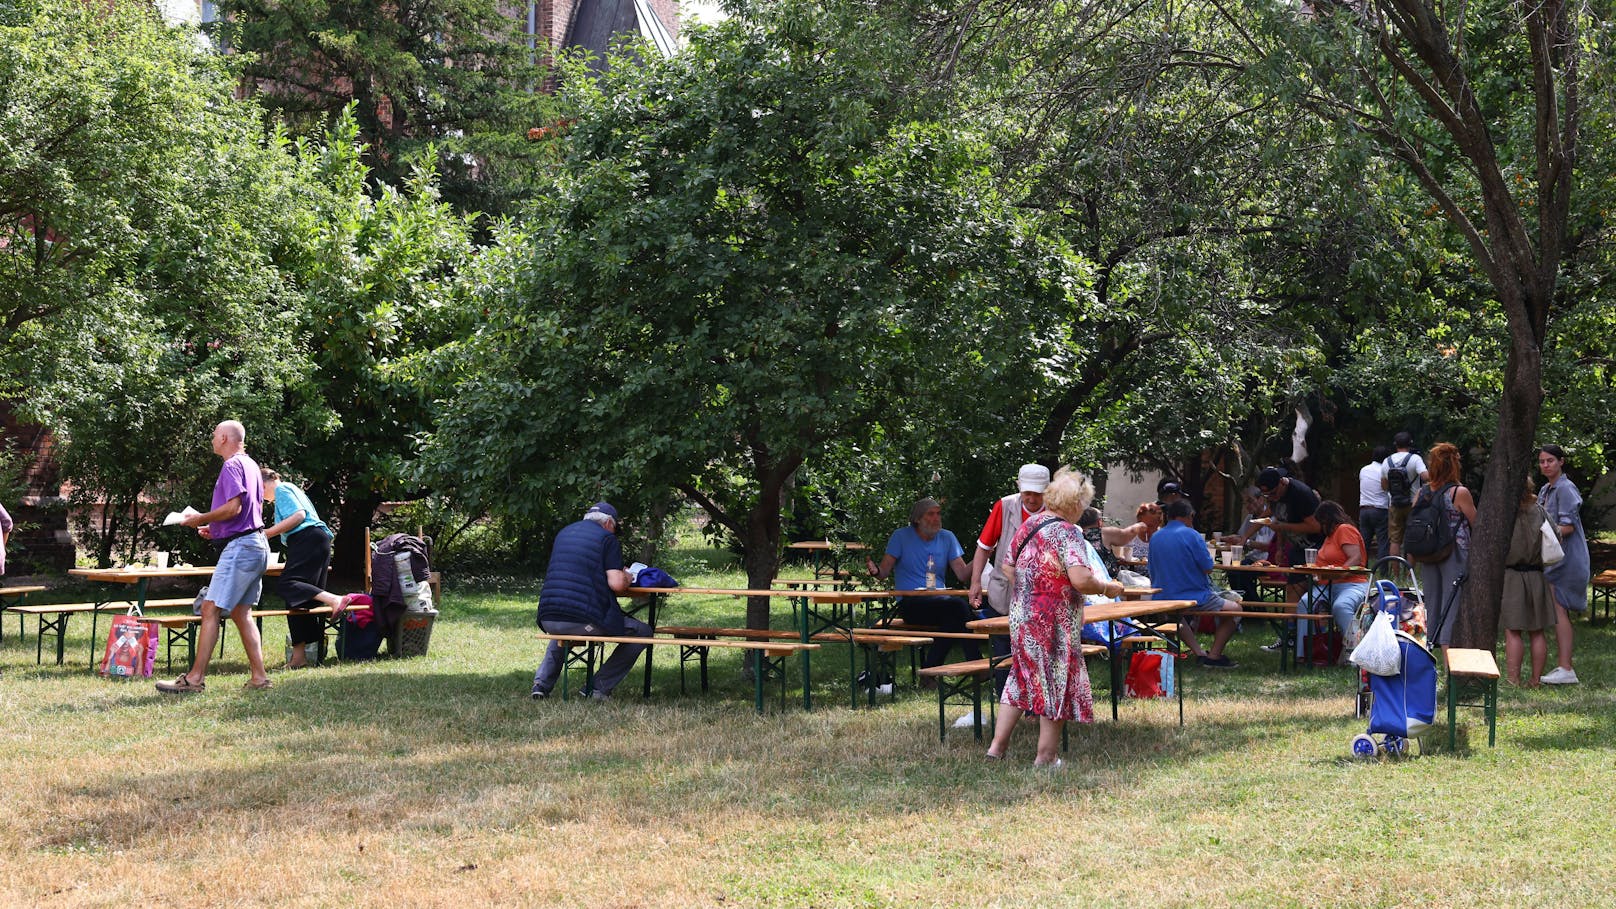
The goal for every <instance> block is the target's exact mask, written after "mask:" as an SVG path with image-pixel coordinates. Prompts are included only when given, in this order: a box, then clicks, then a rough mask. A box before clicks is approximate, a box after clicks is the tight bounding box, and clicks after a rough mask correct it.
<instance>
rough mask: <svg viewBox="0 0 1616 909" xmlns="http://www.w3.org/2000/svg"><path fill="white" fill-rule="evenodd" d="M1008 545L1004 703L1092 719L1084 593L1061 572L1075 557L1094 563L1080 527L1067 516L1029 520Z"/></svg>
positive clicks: (1052, 716)
mask: <svg viewBox="0 0 1616 909" xmlns="http://www.w3.org/2000/svg"><path fill="white" fill-rule="evenodd" d="M1034 531H1036V533H1034ZM1029 536H1031V539H1028V537H1029ZM1023 541H1025V542H1023ZM1011 545H1012V546H1013V547H1015V548H1019V550H1020V553H1021V554H1020V555H1019V556H1018V557H1017V558H1016V584H1015V593H1014V596H1012V597H1011V600H1010V657H1011V660H1010V678H1009V680H1008V682H1007V683H1006V684H1005V687H1004V696H1003V697H1002V698H1001V703H1003V704H1006V705H1008V706H1011V707H1020V708H1021V709H1022V710H1023V711H1025V712H1026V713H1030V714H1033V715H1035V716H1040V717H1043V718H1044V719H1048V720H1076V721H1077V722H1079V723H1092V722H1094V694H1093V692H1092V691H1090V690H1089V671H1088V667H1087V666H1086V665H1084V663H1083V649H1082V647H1083V642H1082V639H1081V637H1080V632H1081V630H1082V628H1083V608H1082V604H1083V600H1082V595H1081V594H1079V593H1078V592H1077V590H1076V589H1075V588H1073V587H1072V582H1071V580H1070V579H1069V578H1068V577H1067V574H1066V569H1067V568H1068V567H1069V566H1072V565H1082V566H1083V567H1084V568H1087V569H1089V570H1090V571H1094V570H1096V568H1097V566H1095V565H1091V564H1089V561H1088V555H1087V547H1086V546H1084V545H1083V534H1082V533H1081V532H1080V531H1079V530H1078V529H1077V527H1075V526H1074V525H1072V524H1069V523H1067V522H1065V521H1060V520H1056V521H1053V522H1048V523H1046V522H1045V521H1043V520H1034V521H1028V522H1027V523H1025V524H1023V525H1022V526H1021V528H1020V529H1019V530H1017V531H1016V536H1015V542H1014V543H1012V544H1011ZM1012 551H1014V550H1012Z"/></svg>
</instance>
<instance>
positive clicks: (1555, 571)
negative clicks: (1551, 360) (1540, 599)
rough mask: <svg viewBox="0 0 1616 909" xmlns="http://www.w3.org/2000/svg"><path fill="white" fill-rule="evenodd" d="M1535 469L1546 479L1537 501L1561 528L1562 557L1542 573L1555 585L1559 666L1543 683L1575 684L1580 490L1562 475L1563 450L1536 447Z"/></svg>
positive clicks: (1582, 607)
mask: <svg viewBox="0 0 1616 909" xmlns="http://www.w3.org/2000/svg"><path fill="white" fill-rule="evenodd" d="M1537 469H1538V471H1539V472H1540V473H1542V474H1543V479H1544V480H1545V482H1544V484H1543V488H1542V489H1539V490H1538V492H1537V501H1538V504H1539V505H1542V506H1543V510H1544V511H1546V512H1548V515H1549V522H1550V523H1551V524H1553V525H1554V526H1555V529H1557V530H1559V531H1560V546H1561V547H1563V548H1564V549H1565V558H1564V559H1562V560H1561V561H1560V563H1559V564H1557V565H1552V566H1550V567H1549V569H1548V570H1547V571H1545V572H1543V574H1544V575H1545V576H1546V577H1547V578H1548V579H1549V584H1550V585H1551V586H1552V587H1553V588H1554V605H1555V607H1556V608H1555V619H1556V621H1555V625H1554V642H1555V649H1556V651H1557V652H1556V654H1555V656H1556V658H1557V659H1558V661H1559V664H1560V665H1558V666H1556V667H1555V668H1554V669H1553V670H1551V671H1550V672H1549V673H1548V674H1546V675H1544V676H1543V679H1542V681H1543V684H1545V685H1575V684H1577V671H1576V669H1574V668H1573V667H1572V665H1571V613H1574V612H1576V613H1581V612H1586V611H1587V610H1588V578H1589V575H1590V574H1592V571H1591V569H1590V568H1589V565H1588V537H1587V536H1586V535H1584V534H1583V531H1582V493H1580V492H1578V491H1577V484H1575V483H1573V482H1571V478H1570V477H1568V476H1566V475H1565V450H1564V449H1562V448H1561V447H1560V446H1558V445H1545V446H1543V447H1542V448H1539V449H1538V450H1537Z"/></svg>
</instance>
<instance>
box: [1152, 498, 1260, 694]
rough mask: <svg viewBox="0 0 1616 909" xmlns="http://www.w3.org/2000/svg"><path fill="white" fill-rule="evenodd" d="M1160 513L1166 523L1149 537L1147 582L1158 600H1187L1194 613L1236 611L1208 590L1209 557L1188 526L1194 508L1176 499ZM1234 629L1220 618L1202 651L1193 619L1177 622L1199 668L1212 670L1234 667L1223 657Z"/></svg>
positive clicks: (1232, 603)
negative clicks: (1156, 591) (1209, 646)
mask: <svg viewBox="0 0 1616 909" xmlns="http://www.w3.org/2000/svg"><path fill="white" fill-rule="evenodd" d="M1164 511H1165V515H1164V516H1165V517H1166V519H1167V523H1166V524H1164V525H1162V529H1161V530H1158V531H1156V533H1155V534H1154V535H1152V536H1151V538H1150V580H1151V583H1153V584H1155V585H1156V586H1157V587H1160V588H1161V593H1160V594H1159V596H1160V597H1161V599H1164V600H1189V601H1190V602H1192V603H1194V604H1195V606H1194V607H1192V610H1193V611H1195V612H1222V611H1224V610H1235V609H1239V608H1240V603H1239V602H1238V601H1236V600H1226V599H1224V598H1223V596H1222V594H1219V593H1216V592H1214V591H1213V590H1212V582H1211V580H1210V576H1211V574H1212V554H1211V553H1209V552H1207V550H1206V540H1205V539H1204V538H1203V537H1202V536H1201V535H1200V534H1199V533H1197V532H1196V531H1195V527H1194V524H1193V523H1192V522H1193V521H1194V519H1195V506H1193V505H1191V504H1190V503H1189V500H1188V499H1179V500H1178V501H1177V502H1174V503H1172V504H1171V505H1168V506H1167V508H1166V509H1165V510H1164ZM1234 630H1235V620H1234V619H1233V618H1221V617H1220V618H1219V619H1218V620H1217V625H1216V627H1215V629H1214V631H1213V636H1212V649H1211V650H1202V649H1201V645H1200V643H1199V642H1198V641H1197V640H1196V638H1195V628H1194V621H1193V619H1188V620H1186V621H1183V622H1180V623H1178V634H1179V637H1181V638H1183V639H1184V643H1185V644H1187V645H1189V648H1190V652H1191V653H1193V654H1195V655H1196V656H1197V657H1199V658H1200V660H1201V665H1202V666H1207V667H1210V668H1213V669H1232V668H1234V666H1235V662H1234V661H1233V660H1231V659H1229V658H1228V657H1226V656H1224V655H1223V647H1224V645H1226V644H1228V643H1229V638H1231V637H1234Z"/></svg>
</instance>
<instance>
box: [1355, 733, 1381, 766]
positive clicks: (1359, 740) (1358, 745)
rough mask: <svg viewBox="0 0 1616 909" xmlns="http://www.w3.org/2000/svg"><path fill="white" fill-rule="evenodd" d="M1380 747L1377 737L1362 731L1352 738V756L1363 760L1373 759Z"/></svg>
mask: <svg viewBox="0 0 1616 909" xmlns="http://www.w3.org/2000/svg"><path fill="white" fill-rule="evenodd" d="M1378 748H1379V746H1378V745H1376V744H1375V737H1374V736H1372V735H1369V734H1368V733H1360V734H1358V735H1356V736H1354V737H1353V739H1352V756H1353V757H1355V758H1360V759H1362V760H1365V761H1367V760H1371V759H1373V758H1374V756H1375V751H1376V750H1377V749H1378Z"/></svg>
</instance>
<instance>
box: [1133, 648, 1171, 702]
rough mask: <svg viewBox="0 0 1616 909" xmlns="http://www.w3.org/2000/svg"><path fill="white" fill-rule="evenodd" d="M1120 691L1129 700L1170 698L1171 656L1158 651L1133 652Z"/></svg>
mask: <svg viewBox="0 0 1616 909" xmlns="http://www.w3.org/2000/svg"><path fill="white" fill-rule="evenodd" d="M1122 691H1123V693H1124V694H1126V695H1127V696H1128V697H1131V698H1165V697H1172V695H1173V655H1172V654H1170V653H1163V652H1162V651H1160V650H1136V651H1134V654H1133V656H1132V657H1130V658H1129V659H1128V674H1127V676H1126V677H1124V678H1123V680H1122Z"/></svg>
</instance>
